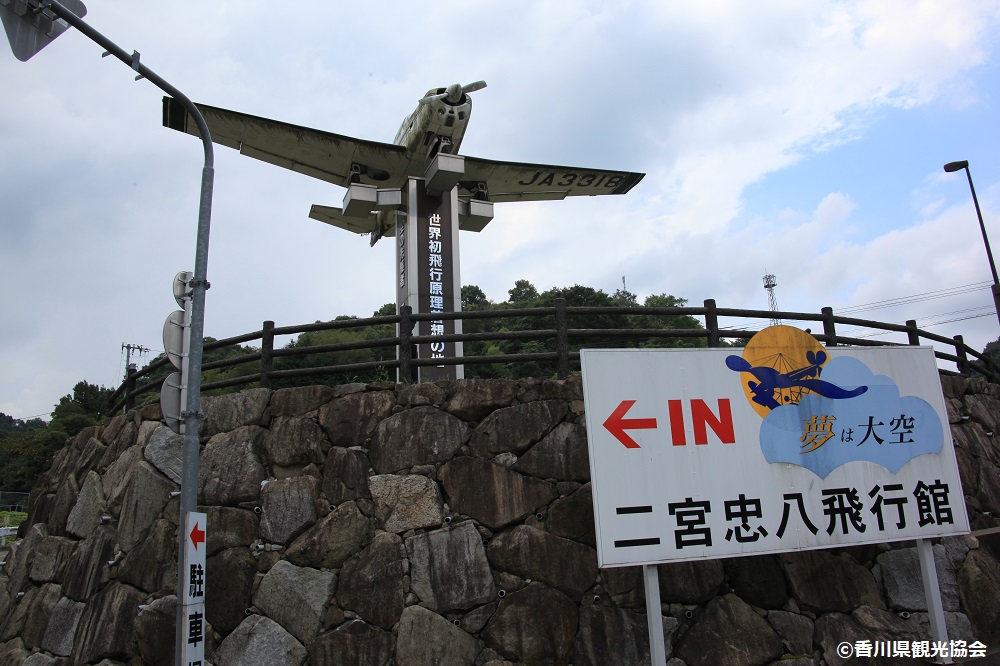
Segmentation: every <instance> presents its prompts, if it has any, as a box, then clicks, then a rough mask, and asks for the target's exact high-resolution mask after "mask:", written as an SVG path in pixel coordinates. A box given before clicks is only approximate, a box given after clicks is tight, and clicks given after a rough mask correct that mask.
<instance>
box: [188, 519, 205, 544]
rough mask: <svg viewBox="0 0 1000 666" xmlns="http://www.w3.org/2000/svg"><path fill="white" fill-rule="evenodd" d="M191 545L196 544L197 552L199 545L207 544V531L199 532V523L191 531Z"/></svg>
mask: <svg viewBox="0 0 1000 666" xmlns="http://www.w3.org/2000/svg"><path fill="white" fill-rule="evenodd" d="M191 543H193V544H194V549H195V550H198V544H199V543H205V530H199V529H198V523H195V524H194V529H193V530H191Z"/></svg>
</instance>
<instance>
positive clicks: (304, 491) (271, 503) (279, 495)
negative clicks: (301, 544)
mask: <svg viewBox="0 0 1000 666" xmlns="http://www.w3.org/2000/svg"><path fill="white" fill-rule="evenodd" d="M318 497H319V480H318V479H316V478H313V477H311V476H299V477H294V478H291V479H278V480H275V481H269V482H268V483H267V484H266V485H265V486H264V487H263V489H262V490H261V491H260V508H261V513H260V536H261V538H262V539H263V540H264V541H267V542H269V543H280V544H285V545H287V544H289V543H291V541H292V539H294V538H295V537H296V536H298V535H299V534H301V533H302V532H304V531H305V530H306V529H307V528H308V527H309V526H311V525H312V524H313V523H315V522H316V499H317V498H318Z"/></svg>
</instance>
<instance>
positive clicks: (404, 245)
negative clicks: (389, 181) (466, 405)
mask: <svg viewBox="0 0 1000 666" xmlns="http://www.w3.org/2000/svg"><path fill="white" fill-rule="evenodd" d="M446 157H447V156H446ZM402 201H403V211H404V212H403V213H402V214H400V215H399V216H398V218H397V223H396V225H397V228H396V264H397V282H396V307H397V310H398V308H399V307H402V306H404V305H409V306H410V307H411V308H412V309H413V313H414V314H416V313H438V312H440V313H444V312H460V311H461V309H462V289H461V278H460V276H459V261H458V231H459V225H458V214H459V203H458V190H457V188H455V187H454V186H452V187H449V188H448V189H446V190H444V191H440V192H437V191H436V190H435V189H434V188H433V187H432V184H431V181H429V180H427V179H423V178H410V179H409V180H408V181H407V183H406V186H405V187H404V188H403V195H402ZM461 333H462V322H461V320H458V319H434V320H431V321H421V322H418V323H417V331H416V334H417V335H419V336H448V335H453V334H461ZM416 347H417V348H416V355H415V358H419V359H428V358H439V359H442V360H444V359H451V358H456V357H460V356H462V353H463V352H462V343H461V342H458V341H441V342H437V341H435V342H430V343H421V344H419V345H417V346H416ZM463 377H464V367H463V366H461V365H454V364H448V365H446V364H443V363H442V364H441V365H437V366H434V365H421V366H417V368H416V373H415V376H414V377H399V381H401V382H409V381H416V382H427V381H437V380H439V379H450V380H455V379H462V378H463Z"/></svg>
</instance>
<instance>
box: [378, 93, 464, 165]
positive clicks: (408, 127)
mask: <svg viewBox="0 0 1000 666" xmlns="http://www.w3.org/2000/svg"><path fill="white" fill-rule="evenodd" d="M447 92H448V89H447V88H432V89H431V90H428V91H427V94H426V95H425V96H424V99H425V100H428V101H422V102H421V103H420V104H418V105H417V108H416V109H414V111H413V113H411V114H410V115H408V116H406V118H404V119H403V124H402V125H401V126H400V128H399V132H397V133H396V138H395V139H394V140H393V143H395V144H396V145H399V146H403V147H404V148H406V152H407V154H408V155H412V156H413V157H415V158H419V159H422V160H426V161H430V160H431V159H432V158H433V157H434V156H435V155H437V154H438V153H446V154H451V155H454V154H456V153H458V149H459V147H460V146H461V145H462V139H463V138H464V137H465V128H466V127H467V126H468V124H469V117H470V116H471V115H472V97H470V96H469V95H467V94H465V93H461V96H460V97H459V99H458V101H457V102H451V101H450V100H449V98H448V97H447V96H444V97H438V98H436V99H428V98H431V97H433V96H435V95H437V96H440V95H445V94H446V93H447Z"/></svg>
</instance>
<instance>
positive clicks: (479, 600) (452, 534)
mask: <svg viewBox="0 0 1000 666" xmlns="http://www.w3.org/2000/svg"><path fill="white" fill-rule="evenodd" d="M406 552H407V555H408V556H409V560H410V585H411V588H412V590H413V592H415V593H416V595H417V596H418V597H419V598H420V600H421V601H422V602H423V603H424V604H425V605H426V606H427V607H428V608H429V609H431V610H434V611H438V612H446V611H456V610H468V609H470V608H473V607H475V606H477V605H479V604H484V603H487V602H489V601H492V600H493V599H494V598H496V593H497V590H496V587H495V586H494V584H493V576H492V575H491V574H490V566H489V562H488V561H487V559H486V551H485V549H484V548H483V541H482V537H481V536H480V535H479V532H478V531H477V530H476V528H475V526H474V525H473V524H472V522H464V523H462V524H460V525H456V526H453V527H449V528H444V529H440V530H435V531H433V532H426V533H424V534H418V535H416V536H414V537H411V538H409V539H407V540H406Z"/></svg>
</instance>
